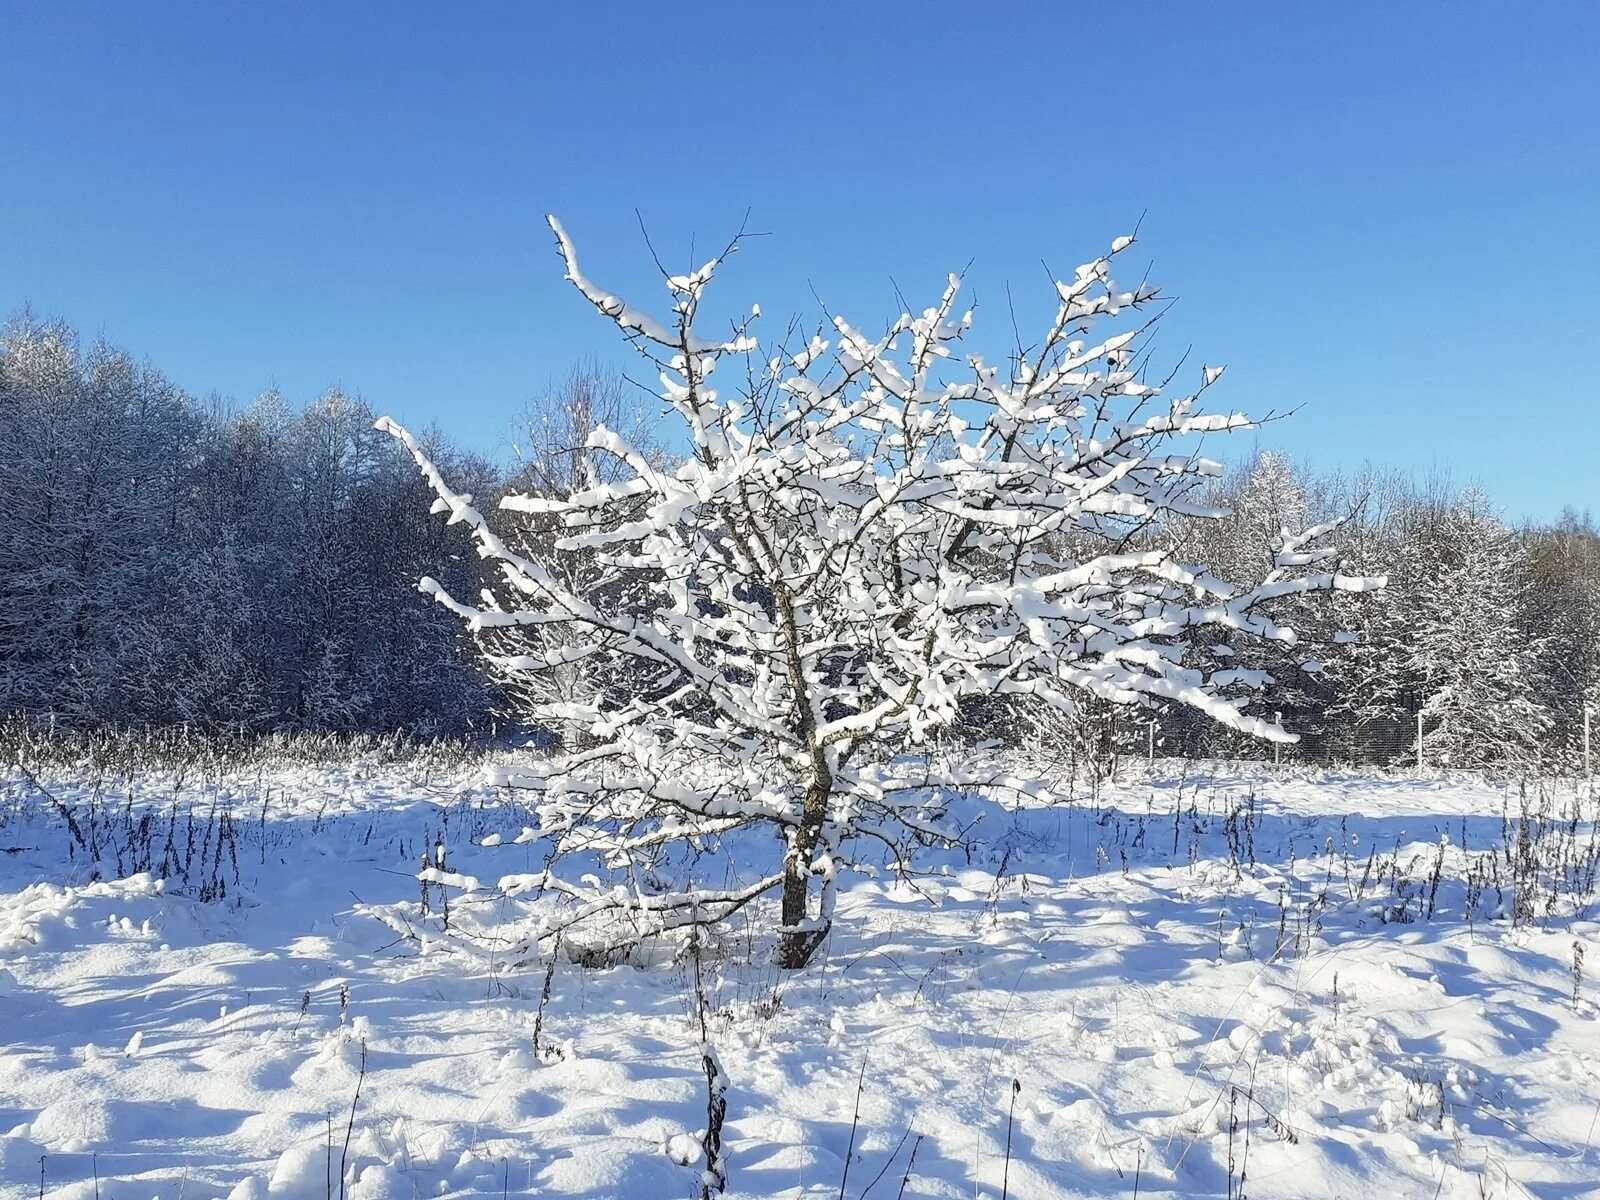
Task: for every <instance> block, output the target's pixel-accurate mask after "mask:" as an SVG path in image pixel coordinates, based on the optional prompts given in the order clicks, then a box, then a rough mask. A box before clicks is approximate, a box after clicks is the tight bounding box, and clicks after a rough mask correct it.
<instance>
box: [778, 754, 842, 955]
mask: <svg viewBox="0 0 1600 1200" xmlns="http://www.w3.org/2000/svg"><path fill="white" fill-rule="evenodd" d="M832 784H833V780H832V778H831V777H829V778H827V779H826V780H818V781H814V782H813V783H812V785H811V787H810V788H808V789H807V791H806V800H805V805H804V806H803V808H802V809H801V817H800V828H799V829H797V830H795V834H794V843H793V845H791V846H790V848H789V853H788V854H787V855H786V856H785V858H784V860H783V909H782V913H781V916H782V922H783V930H782V932H781V933H780V934H779V935H778V966H780V967H782V968H783V969H784V970H786V971H798V970H799V969H800V968H801V967H803V966H805V965H806V964H807V963H808V962H810V961H811V956H812V955H813V954H815V953H816V950H817V947H818V946H820V945H821V944H822V939H823V938H825V937H827V936H828V926H827V924H826V923H825V922H822V923H819V924H818V925H817V927H816V928H815V929H802V928H800V926H802V925H803V924H804V923H805V921H806V917H807V912H806V893H807V892H808V891H809V890H810V884H811V857H812V855H813V854H815V853H816V849H817V836H818V834H819V833H820V832H821V830H822V820H823V818H824V817H825V816H826V815H827V811H828V794H829V792H830V791H831V790H832Z"/></svg>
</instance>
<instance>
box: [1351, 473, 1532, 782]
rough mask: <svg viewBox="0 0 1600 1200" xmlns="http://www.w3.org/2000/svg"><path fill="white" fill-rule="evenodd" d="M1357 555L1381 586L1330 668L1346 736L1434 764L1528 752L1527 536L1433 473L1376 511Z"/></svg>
mask: <svg viewBox="0 0 1600 1200" xmlns="http://www.w3.org/2000/svg"><path fill="white" fill-rule="evenodd" d="M1358 557H1360V558H1362V559H1364V560H1365V563H1366V564H1374V565H1376V566H1379V567H1381V569H1383V570H1384V571H1385V572H1386V573H1387V576H1388V579H1389V587H1388V588H1387V589H1386V592H1385V594H1384V595H1383V596H1382V597H1381V598H1379V599H1378V600H1377V601H1376V602H1374V603H1373V604H1371V605H1369V606H1367V607H1366V609H1365V611H1364V612H1362V613H1360V614H1357V615H1355V624H1357V626H1358V628H1359V638H1358V642H1357V644H1356V645H1355V646H1354V647H1352V652H1351V653H1350V654H1349V655H1348V656H1345V657H1344V658H1343V659H1342V661H1340V662H1339V663H1338V664H1337V666H1336V668H1335V678H1336V681H1337V684H1338V687H1339V693H1340V696H1339V700H1338V703H1337V704H1336V705H1335V717H1336V719H1338V720H1340V721H1346V720H1348V721H1350V722H1353V723H1354V725H1355V727H1356V729H1357V731H1358V736H1365V737H1366V738H1367V739H1368V740H1369V741H1373V742H1374V743H1375V744H1376V743H1384V744H1388V745H1389V746H1390V748H1391V750H1392V752H1393V756H1394V757H1400V756H1402V755H1403V756H1404V757H1406V758H1409V757H1410V756H1412V755H1414V754H1415V753H1416V720H1417V718H1418V716H1419V715H1420V717H1421V718H1422V724H1423V741H1424V755H1425V757H1426V758H1427V760H1428V761H1430V762H1432V763H1435V764H1437V765H1447V766H1458V767H1482V766H1490V765H1505V764H1507V763H1520V764H1527V763H1530V762H1532V761H1534V760H1536V759H1537V758H1538V756H1539V754H1540V752H1541V750H1542V748H1543V745H1544V742H1545V739H1546V736H1547V734H1548V732H1549V729H1550V723H1551V722H1550V713H1549V711H1548V709H1547V707H1546V705H1545V703H1544V701H1543V700H1542V699H1541V695H1540V692H1541V665H1540V664H1541V660H1542V659H1543V658H1544V657H1545V646H1546V639H1547V634H1546V632H1545V631H1544V630H1541V629H1540V628H1538V627H1537V622H1536V621H1535V619H1534V613H1535V609H1534V607H1533V604H1534V600H1535V594H1534V591H1533V578H1532V576H1531V575H1530V565H1531V563H1530V558H1529V554H1528V547H1527V546H1526V545H1525V543H1524V542H1523V540H1522V539H1521V538H1520V537H1519V536H1518V534H1517V533H1516V531H1514V530H1512V529H1510V528H1508V527H1507V526H1506V524H1505V522H1504V521H1503V520H1502V519H1501V518H1500V516H1499V515H1498V514H1497V513H1496V512H1495V511H1494V509H1493V508H1492V506H1491V505H1490V504H1489V502H1488V500H1487V498H1486V497H1485V496H1484V495H1483V493H1482V492H1481V491H1479V490H1477V489H1476V488H1468V489H1466V490H1465V491H1462V492H1456V491H1455V490H1454V489H1452V488H1450V487H1449V486H1448V485H1446V484H1444V483H1442V482H1437V481H1436V482H1434V483H1433V484H1431V485H1430V486H1429V487H1428V488H1427V489H1426V490H1424V491H1423V492H1422V493H1421V494H1415V493H1414V494H1412V495H1411V496H1409V497H1407V498H1405V499H1403V500H1402V501H1401V502H1400V503H1398V504H1397V505H1396V506H1395V507H1394V508H1393V509H1392V510H1390V511H1388V512H1387V513H1386V514H1384V515H1383V527H1382V532H1381V536H1380V537H1378V538H1377V539H1376V544H1375V545H1373V546H1371V547H1370V548H1369V549H1368V550H1367V551H1366V552H1364V553H1362V554H1360V555H1359V556H1358Z"/></svg>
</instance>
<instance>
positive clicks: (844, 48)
mask: <svg viewBox="0 0 1600 1200" xmlns="http://www.w3.org/2000/svg"><path fill="white" fill-rule="evenodd" d="M1597 64H1600V7H1597V6H1595V5H1593V4H1589V3H1576V4H1570V5H1563V4H1555V3H1534V4H1512V3H1509V2H1506V3H1499V4H1466V3H1449V4H1446V3H1413V4H1393V3H1383V4H1363V3H1339V4H1331V3H1329V4H1292V5H1279V4H1268V3H1252V4H1244V3H1239V4H1225V3H1214V4H1188V3H1170V4H1130V5H1109V4H1108V5H1098V6H1088V5H1065V4H1042V3H1041V4H1034V5H1029V6H1026V7H1024V6H1011V5H1003V4H993V5H979V4H963V5H959V6H956V5H945V4H930V3H919V4H917V5H915V6H912V5H874V4H852V5H812V6H795V5H765V4H753V3H746V4H740V5H727V6H719V5H716V4H697V5H681V6H662V5H648V6H646V5H638V6H633V5H628V4H612V5H561V6H556V5H534V4H504V5H483V4H471V3H467V4H452V5H439V4H429V5H419V4H377V3H365V4H355V3H336V4H290V3H273V4H262V3H252V4H237V3H227V4H220V3H209V4H196V3H183V4H158V3H140V4H116V5H112V4H101V5H83V4H26V3H20V2H18V3H9V4H0V312H4V311H15V310H16V309H19V308H20V307H21V306H22V305H23V304H24V303H25V302H27V303H31V304H32V305H33V307H34V308H35V310H36V311H37V312H39V313H40V314H41V315H45V316H59V317H62V318H65V319H66V320H68V321H70V322H72V323H74V324H75V325H77V326H78V327H79V328H80V329H81V330H83V331H84V332H85V333H86V334H88V335H90V336H93V335H104V336H105V337H106V338H108V339H110V340H111V341H113V342H114V343H116V344H119V345H122V346H124V347H126V348H129V349H131V350H133V351H135V352H136V353H138V354H140V355H143V356H147V357H148V358H150V359H151V360H152V361H153V362H154V363H155V364H156V365H157V366H159V367H160V368H162V369H163V370H165V371H166V372H167V373H168V374H169V375H170V376H172V377H173V378H174V379H175V380H177V381H178V382H179V383H180V384H182V385H183V386H184V387H186V388H187V389H189V390H190V391H193V392H196V393H202V394H203V393H206V392H210V391H213V390H215V391H218V392H221V393H223V394H225V395H229V396H232V397H234V398H235V399H237V400H240V401H245V400H248V399H249V398H251V397H252V396H254V395H255V394H256V393H257V392H259V391H261V390H263V389H265V388H267V387H268V386H270V385H272V384H274V383H276V384H277V385H278V386H279V387H280V388H281V389H282V390H283V391H284V393H285V394H286V395H288V396H289V397H290V398H291V399H294V400H299V401H304V400H306V399H309V398H310V397H312V396H314V395H316V394H317V393H319V392H321V391H322V390H324V389H325V388H327V387H328V386H329V385H332V384H338V385H340V386H342V387H344V388H346V389H347V390H351V391H359V392H360V393H361V394H363V395H364V396H365V397H366V398H367V399H368V400H369V401H370V402H371V403H373V404H374V405H375V406H376V407H378V408H379V409H381V410H384V411H388V412H391V413H393V414H395V415H396V416H397V417H399V418H401V419H402V420H405V421H408V422H412V423H416V424H425V423H427V422H429V421H435V420H436V421H438V422H439V423H440V424H441V425H442V426H444V427H445V429H446V430H447V431H448V432H449V433H451V434H453V435H454V436H455V437H456V438H457V439H458V440H460V441H462V442H464V443H466V444H468V445H471V446H474V447H476V448H479V449H483V450H486V451H490V452H493V451H495V450H496V449H497V448H498V447H501V446H503V444H504V442H505V439H506V436H507V430H508V427H509V423H510V421H511V419H512V417H513V415H514V414H515V413H516V411H517V410H518V409H519V407H521V405H522V404H523V402H524V401H525V400H526V399H527V398H528V397H529V396H531V395H533V394H535V393H538V392H540V391H541V390H543V388H544V386H545V384H546V382H547V381H548V380H549V379H550V378H551V377H553V376H556V375H559V374H561V373H563V372H564V371H565V370H566V369H567V368H568V366H569V365H570V364H572V363H573V361H574V360H576V359H578V358H581V357H583V356H585V355H590V354H600V355H602V356H604V357H606V358H608V359H612V360H616V361H619V362H621V361H626V360H625V357H624V354H623V353H619V352H618V351H617V350H616V349H615V343H614V342H613V340H612V339H611V337H610V336H609V332H610V331H609V328H608V327H607V326H605V325H604V323H602V322H601V321H600V320H599V319H598V318H597V317H595V316H594V315H593V314H592V312H590V311H588V310H587V309H586V308H585V307H584V306H583V305H582V303H581V302H580V301H579V299H578V298H577V296H576V295H575V294H573V293H571V292H570V291H569V290H567V287H566V285H565V284H563V283H562V282H561V281H560V272H559V268H558V266H557V263H556V260H555V257H554V252H553V249H552V243H551V239H550V237H549V235H548V234H547V232H546V231H545V229H544V227H543V225H542V223H541V220H540V218H541V214H543V213H544V212H546V211H554V212H557V213H559V214H560V215H561V216H562V217H563V219H564V220H565V221H566V223H567V226H568V228H569V229H570V230H571V231H572V233H573V235H574V237H575V238H576V239H577V241H578V244H579V248H580V250H582V251H583V252H584V255H585V268H586V270H587V271H588V272H589V273H590V274H591V275H593V276H594V277H595V278H597V279H598V280H600V281H601V282H602V283H604V284H605V285H606V286H608V287H611V288H613V289H614V290H618V291H622V292H624V293H627V292H629V291H632V292H635V293H639V294H641V295H642V296H643V297H645V298H646V299H650V300H652V302H653V301H654V300H655V299H657V298H660V297H663V296H664V295H665V293H664V290H663V289H662V288H661V285H660V283H659V280H658V279H657V278H656V277H655V275H654V273H653V268H651V267H650V266H649V264H648V260H647V259H646V258H645V256H644V253H643V247H642V245H641V243H640V238H639V234H638V231H637V227H636V224H635V218H634V209H635V208H637V209H639V210H640V211H641V212H642V213H643V214H644V216H645V218H646V219H647V221H648V223H649V225H650V228H651V233H652V235H653V237H654V239H655V241H656V244H657V246H658V248H660V249H662V251H663V254H664V256H665V257H667V258H668V260H669V262H672V263H674V264H675V263H678V262H684V261H686V260H687V258H688V250H689V245H690V239H691V237H692V236H698V237H699V245H700V246H701V247H702V248H704V247H705V246H707V245H709V244H710V243H711V242H713V241H717V240H718V239H720V238H723V237H725V236H726V235H727V234H728V233H729V232H730V231H731V230H732V229H733V228H734V227H735V226H736V225H737V224H738V221H739V219H740V217H741V215H742V214H743V212H744V211H745V210H746V209H747V208H748V209H750V210H752V213H753V225H754V226H755V227H756V228H759V229H762V230H767V231H771V233H772V235H773V236H771V237H768V238H765V239H762V240H761V241H758V242H756V243H754V244H753V245H752V246H751V247H750V249H749V250H748V252H747V253H745V254H743V255H742V256H741V260H740V261H738V262H737V266H736V268H732V269H730V270H729V271H728V272H727V273H726V274H725V276H724V277H723V278H722V280H721V282H720V285H719V286H720V288H721V292H722V297H723V299H724V300H726V301H727V302H729V304H730V305H733V304H738V305H742V304H745V303H748V302H749V301H752V300H754V301H759V302H760V303H761V304H762V306H763V309H764V310H765V312H766V313H767V314H768V315H769V318H768V319H769V322H772V323H774V324H775V322H774V321H773V318H775V317H776V316H778V315H779V314H784V313H788V312H790V311H794V310H797V309H808V308H809V305H810V293H809V290H808V281H809V282H810V283H814V284H815V286H816V288H817V290H818V292H819V293H820V294H821V295H822V296H823V297H824V298H825V299H826V300H827V301H828V302H829V304H830V305H832V306H834V307H836V308H838V309H841V310H843V311H846V312H848V313H852V314H854V316H855V318H856V319H857V320H858V321H860V322H863V323H867V322H875V321H877V320H878V319H879V318H881V317H885V316H887V315H889V313H890V310H891V309H892V308H893V305H894V300H893V291H892V288H891V286H890V282H889V281H890V280H891V279H893V280H895V281H897V282H898V283H899V284H900V286H901V287H902V288H903V289H904V290H905V292H906V293H907V295H908V296H910V297H911V298H912V300H913V302H914V303H917V304H919V305H920V304H922V303H924V302H931V300H932V299H933V298H934V295H935V292H936V289H937V287H938V284H939V281H940V280H941V279H942V277H943V273H944V272H945V271H947V270H950V269H954V268H959V267H960V266H962V265H963V264H965V263H966V262H967V261H968V260H969V259H972V260H975V263H974V267H973V271H972V275H971V278H972V281H973V286H974V289H975V293H976V295H977V299H978V301H979V310H978V321H979V325H980V336H979V337H978V338H977V342H978V344H979V345H980V346H981V345H990V346H992V347H993V348H994V349H995V350H996V351H998V350H999V349H1000V348H1001V347H1003V346H1004V345H1005V344H1006V343H1007V342H1008V340H1009V322H1008V320H1007V318H1006V315H1005V307H1004V287H1005V284H1006V283H1007V282H1008V281H1009V282H1010V283H1011V285H1012V290H1013V294H1014V296H1015V297H1016V299H1017V301H1018V308H1019V312H1020V314H1021V315H1022V317H1023V319H1024V320H1025V321H1027V320H1028V319H1029V318H1030V317H1031V318H1033V319H1035V320H1037V319H1039V318H1041V317H1042V316H1043V315H1044V314H1045V313H1047V311H1048V310H1049V307H1050V306H1049V303H1048V295H1047V293H1046V292H1045V291H1044V283H1045V281H1044V279H1043V274H1042V271H1041V268H1040V266H1039V263H1040V260H1041V258H1043V259H1045V260H1047V261H1048V262H1049V263H1050V264H1051V265H1052V266H1053V267H1055V268H1056V269H1057V270H1058V271H1067V270H1070V268H1071V266H1072V265H1073V264H1075V263H1076V262H1078V261H1081V260H1082V259H1084V258H1086V257H1089V256H1091V255H1093V254H1094V253H1097V252H1098V251H1099V250H1100V249H1101V248H1102V247H1103V246H1104V245H1105V244H1106V243H1107V242H1108V241H1109V239H1110V238H1112V237H1113V236H1115V235H1117V234H1119V233H1123V232H1126V231H1127V230H1128V229H1129V228H1131V226H1132V225H1133V223H1134V222H1135V221H1136V220H1137V219H1138V217H1139V216H1140V214H1141V213H1146V214H1147V215H1146V216H1145V219H1144V226H1143V230H1142V236H1141V245H1140V247H1139V248H1138V249H1139V250H1141V251H1142V252H1143V255H1144V256H1145V257H1146V258H1148V260H1150V261H1151V262H1152V263H1153V278H1155V279H1157V280H1159V281H1160V282H1161V283H1163V284H1164V285H1165V286H1166V288H1167V289H1168V290H1169V291H1170V292H1171V293H1173V294H1175V295H1177V296H1179V297H1180V303H1179V305H1178V306H1177V308H1176V310H1175V311H1174V312H1173V313H1172V314H1171V315H1170V318H1169V319H1168V321H1167V323H1166V329H1165V331H1164V333H1163V335H1162V339H1163V340H1162V343H1161V347H1162V349H1163V350H1164V351H1165V352H1167V353H1169V354H1170V356H1172V357H1176V356H1177V355H1178V354H1180V353H1181V352H1182V351H1183V349H1184V348H1185V347H1186V346H1188V345H1189V344H1191V343H1193V345H1194V346H1195V350H1196V353H1197V355H1198V356H1199V357H1201V358H1203V359H1205V360H1207V361H1211V362H1226V363H1227V364H1228V365H1229V377H1228V380H1227V387H1226V388H1225V389H1224V390H1223V391H1222V392H1221V393H1219V394H1220V395H1221V396H1222V397H1223V398H1225V399H1226V400H1227V401H1228V402H1229V403H1230V404H1231V405H1232V406H1234V407H1241V408H1244V409H1246V410H1247V411H1248V410H1255V411H1260V410H1263V409H1265V408H1268V407H1278V408H1282V407H1292V406H1300V408H1301V411H1300V413H1299V415H1298V416H1296V417H1295V418H1294V419H1293V420H1292V421H1290V422H1286V423H1282V424H1279V425H1276V426H1273V427H1272V428H1271V429H1270V430H1269V431H1267V432H1266V433H1264V434H1263V435H1262V441H1263V443H1264V444H1269V445H1281V446H1283V447H1285V448H1287V449H1289V450H1291V451H1293V452H1295V453H1296V454H1298V455H1301V456H1303V457H1306V458H1309V459H1310V460H1311V461H1313V462H1315V463H1317V464H1319V465H1324V466H1326V465H1333V464H1348V465H1354V464H1357V463H1359V462H1361V461H1363V460H1371V461H1373V462H1376V463H1380V464H1388V465H1395V466H1401V467H1415V468H1418V469H1422V470H1426V469H1428V468H1430V467H1433V466H1436V465H1437V466H1447V467H1449V468H1450V469H1451V470H1452V472H1453V473H1454V475H1455V476H1456V477H1458V478H1478V479H1481V480H1482V481H1483V483H1484V484H1485V485H1486V486H1487V487H1488V489H1489V490H1490V492H1491V494H1492V495H1493V496H1494V497H1495V498H1496V499H1497V500H1498V501H1499V502H1500V503H1502V504H1503V505H1505V506H1506V508H1507V510H1508V512H1509V513H1510V515H1512V516H1516V517H1522V516H1528V517H1551V516H1554V515H1555V514H1556V513H1557V512H1558V511H1559V510H1560V508H1561V507H1562V506H1563V505H1565V504H1571V505H1575V506H1577V507H1579V508H1585V507H1589V508H1593V509H1595V510H1597V511H1600V482H1597V479H1600V386H1597V382H1596V380H1597V375H1600V348H1597V347H1600V335H1597V332H1596V330H1597V329H1600V270H1597V268H1600V83H1597V81H1596V70H1597ZM983 327H986V329H987V333H986V334H984V333H983V332H982V329H983ZM1239 449H1240V451H1241V452H1242V451H1243V450H1245V449H1247V447H1245V446H1240V447H1239Z"/></svg>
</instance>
